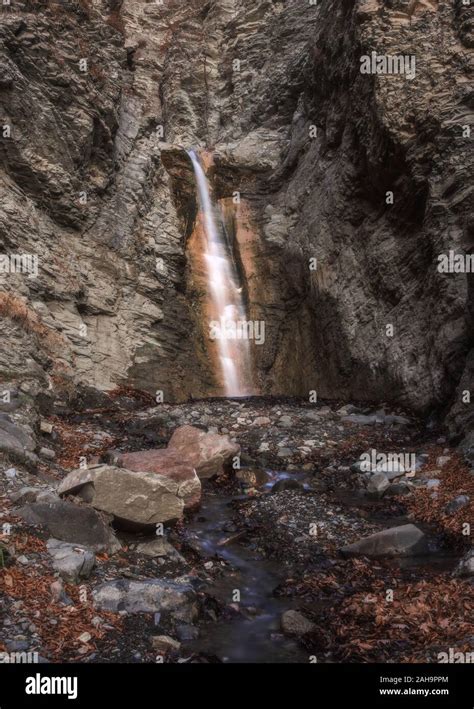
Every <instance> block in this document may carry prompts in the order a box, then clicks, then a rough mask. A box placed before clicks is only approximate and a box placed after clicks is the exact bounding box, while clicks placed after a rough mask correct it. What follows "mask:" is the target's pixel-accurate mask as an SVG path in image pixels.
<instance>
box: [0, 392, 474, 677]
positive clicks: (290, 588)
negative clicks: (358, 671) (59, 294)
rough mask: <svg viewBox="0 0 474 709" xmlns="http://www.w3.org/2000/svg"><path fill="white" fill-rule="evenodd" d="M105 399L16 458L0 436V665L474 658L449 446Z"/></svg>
mask: <svg viewBox="0 0 474 709" xmlns="http://www.w3.org/2000/svg"><path fill="white" fill-rule="evenodd" d="M93 403H94V405H91V402H86V403H85V404H84V405H83V406H82V408H77V409H76V410H75V411H71V410H63V411H53V412H51V413H50V415H49V416H45V418H44V419H43V420H42V421H41V424H40V429H41V430H40V432H39V434H38V435H37V437H36V438H35V437H34V435H33V434H34V432H31V444H30V441H26V438H24V439H23V441H22V442H23V443H25V442H28V444H29V449H27V448H26V447H25V446H24V445H23V447H22V451H23V456H22V455H20V448H19V447H18V446H20V447H21V442H20V443H19V444H18V446H17V455H16V458H15V454H14V451H12V449H11V445H12V443H11V442H12V440H13V439H14V438H15V430H16V429H15V427H17V428H18V430H22V431H23V428H21V426H20V425H19V424H18V422H15V421H14V420H13V418H12V417H11V416H7V417H6V418H5V415H4V418H3V419H2V420H1V422H0V423H1V424H2V426H4V427H5V429H8V430H7V433H8V436H9V438H8V441H9V442H10V449H9V448H8V446H7V443H8V441H7V438H6V436H5V437H4V439H2V440H3V446H2V449H3V456H4V465H3V466H2V471H3V472H2V477H1V484H2V488H3V490H2V492H3V494H2V497H1V504H2V522H3V535H2V538H1V540H2V541H1V546H2V550H3V568H2V572H1V574H0V583H1V585H2V592H3V594H2V600H1V607H2V619H1V623H2V625H1V634H0V641H1V643H2V646H3V649H4V650H7V651H9V652H26V651H30V652H37V653H38V654H39V657H40V658H44V659H48V660H52V661H59V660H65V661H71V660H75V661H78V660H80V661H85V662H99V661H127V662H180V663H182V662H341V661H382V662H383V661H397V660H416V661H436V658H437V654H438V653H439V652H443V651H446V649H447V648H449V647H456V648H458V649H459V650H468V649H469V647H470V646H471V645H472V640H473V637H474V629H473V627H472V622H471V617H470V616H472V574H473V571H474V568H473V558H472V552H471V544H470V536H469V533H466V532H469V530H470V525H471V524H472V499H473V497H472V496H473V494H474V485H473V481H474V478H473V475H472V472H471V471H470V468H469V465H468V464H467V463H466V461H465V460H463V459H462V458H461V457H460V456H459V455H458V453H457V452H456V451H455V449H453V448H451V446H450V445H449V443H448V442H447V440H446V438H445V436H444V434H443V432H442V431H438V430H435V429H434V428H433V426H431V425H430V426H428V427H427V426H426V425H425V423H424V422H422V421H419V420H416V419H413V418H412V417H411V416H409V415H407V414H406V412H403V411H401V410H400V411H398V410H397V411H393V410H388V409H387V407H384V406H383V405H379V406H368V405H367V404H365V405H358V404H357V403H354V404H343V403H342V402H323V403H319V404H317V405H310V404H308V403H306V402H302V401H300V400H288V399H285V400H283V399H282V400H279V399H273V398H272V399H265V398H260V399H248V400H246V399H244V400H205V401H198V402H191V403H188V404H182V405H160V406H150V405H149V402H147V401H144V400H142V399H140V398H137V396H136V395H134V394H133V393H131V392H125V393H121V394H118V395H117V396H115V397H110V399H109V400H108V401H101V402H100V405H97V402H93ZM5 429H2V430H5ZM27 433H28V432H27ZM16 440H18V438H17V439H16ZM26 453H28V455H26ZM380 455H381V456H382V457H380ZM390 455H391V456H392V457H391V458H390V457H389V456H390ZM377 456H379V457H378V458H377ZM384 456H385V458H384ZM395 456H396V457H395Z"/></svg>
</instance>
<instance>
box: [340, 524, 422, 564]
mask: <svg viewBox="0 0 474 709" xmlns="http://www.w3.org/2000/svg"><path fill="white" fill-rule="evenodd" d="M427 551H428V545H427V540H426V537H425V535H424V534H423V532H422V531H421V530H419V529H418V527H415V525H414V524H404V525H402V526H401V527H391V528H390V529H384V530H383V531H382V532H377V533H376V534H371V535H370V536H369V537H365V538H364V539H359V541H357V542H354V543H353V544H348V545H347V546H345V547H343V548H342V549H341V552H342V554H344V556H368V557H373V558H378V557H383V556H417V555H419V554H426V553H427Z"/></svg>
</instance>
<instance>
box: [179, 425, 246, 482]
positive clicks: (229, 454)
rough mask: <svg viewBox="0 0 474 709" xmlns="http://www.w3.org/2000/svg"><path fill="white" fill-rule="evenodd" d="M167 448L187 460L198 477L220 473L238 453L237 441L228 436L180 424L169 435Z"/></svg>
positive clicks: (210, 476)
mask: <svg viewBox="0 0 474 709" xmlns="http://www.w3.org/2000/svg"><path fill="white" fill-rule="evenodd" d="M168 448H169V450H171V451H174V452H176V454H177V455H179V456H181V457H182V458H184V460H187V461H188V462H189V463H190V464H191V465H192V466H193V467H194V468H195V470H196V473H197V474H198V476H199V477H200V478H212V477H214V475H221V474H222V473H223V472H224V470H225V467H226V466H229V465H230V464H231V462H232V458H234V456H238V455H239V453H240V446H239V445H238V443H233V442H232V441H231V440H230V438H229V437H228V436H222V435H219V434H218V433H206V431H201V429H199V428H196V427H195V426H180V428H178V429H177V430H176V431H175V432H174V433H173V435H172V436H171V440H170V442H169V444H168Z"/></svg>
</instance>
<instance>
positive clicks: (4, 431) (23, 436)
mask: <svg viewBox="0 0 474 709" xmlns="http://www.w3.org/2000/svg"><path fill="white" fill-rule="evenodd" d="M35 447H36V443H35V440H34V438H33V436H32V434H30V433H29V432H28V431H27V430H26V429H25V428H23V427H22V426H18V425H17V424H15V423H13V422H12V421H11V419H10V417H8V416H5V417H4V418H0V451H3V452H4V453H7V454H13V455H15V454H17V455H20V456H21V455H24V454H26V453H32V452H33V451H34V450H35Z"/></svg>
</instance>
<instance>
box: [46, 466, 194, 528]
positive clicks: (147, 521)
mask: <svg viewBox="0 0 474 709" xmlns="http://www.w3.org/2000/svg"><path fill="white" fill-rule="evenodd" d="M84 489H85V492H86V493H87V496H86V499H87V502H89V503H90V504H91V505H92V506H93V507H94V508H95V509H97V510H101V511H103V512H107V513H108V514H111V515H113V516H114V518H115V521H116V523H117V524H119V525H122V526H125V527H145V528H146V527H152V526H156V524H158V523H160V522H168V521H171V520H176V519H179V518H180V517H181V516H182V514H183V510H184V499H183V498H184V496H185V495H186V492H187V488H186V487H185V486H181V484H180V483H179V482H177V481H176V480H173V479H171V478H168V477H165V476H164V475H159V474H157V473H149V472H134V471H131V470H126V469H125V468H117V467H115V466H111V465H97V466H95V467H92V468H89V469H87V470H74V471H73V472H72V473H69V475H68V476H67V477H66V478H65V479H64V480H63V481H62V482H61V484H60V485H59V487H58V493H59V494H60V495H70V494H78V495H79V496H81V494H83V493H84Z"/></svg>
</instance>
